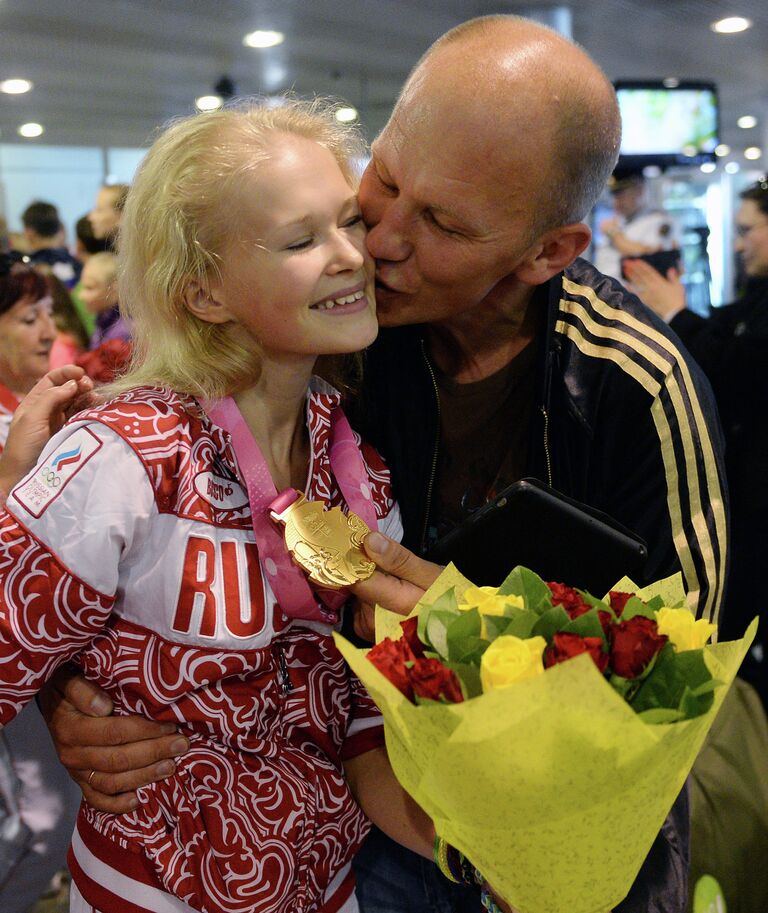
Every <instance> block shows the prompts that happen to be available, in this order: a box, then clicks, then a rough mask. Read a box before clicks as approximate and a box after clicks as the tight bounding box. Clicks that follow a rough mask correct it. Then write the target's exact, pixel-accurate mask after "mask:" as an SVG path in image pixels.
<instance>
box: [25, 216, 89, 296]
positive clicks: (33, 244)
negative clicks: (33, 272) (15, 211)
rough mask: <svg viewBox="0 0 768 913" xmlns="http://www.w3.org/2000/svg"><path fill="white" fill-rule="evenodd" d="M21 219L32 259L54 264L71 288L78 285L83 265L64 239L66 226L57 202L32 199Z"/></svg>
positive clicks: (59, 275)
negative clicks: (56, 205)
mask: <svg viewBox="0 0 768 913" xmlns="http://www.w3.org/2000/svg"><path fill="white" fill-rule="evenodd" d="M21 221H22V224H23V226H24V239H25V242H26V245H25V250H26V252H27V253H28V255H29V259H30V262H31V263H33V264H35V265H38V264H41V265H45V266H48V267H50V269H51V272H52V273H53V275H54V276H56V278H57V279H59V280H61V282H63V283H64V284H65V285H66V286H67V288H74V286H75V285H77V283H78V281H79V279H80V272H81V270H82V268H83V267H82V264H81V263H80V261H79V260H77V259H76V258H75V257H73V256H72V254H71V253H70V252H69V251H68V250H67V248H66V247H65V246H64V245H63V244H62V243H61V238H62V233H63V226H62V224H61V219H60V218H59V211H58V210H57V209H56V207H55V206H54V205H53V203H43V202H36V203H30V205H29V206H27V208H26V209H25V210H24V212H23V213H22V214H21Z"/></svg>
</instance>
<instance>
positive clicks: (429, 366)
mask: <svg viewBox="0 0 768 913" xmlns="http://www.w3.org/2000/svg"><path fill="white" fill-rule="evenodd" d="M421 354H422V357H423V358H424V363H425V364H426V366H427V370H428V371H429V376H430V377H431V378H432V389H433V390H434V391H435V403H436V404H437V428H436V429H435V447H434V451H433V454H432V469H431V470H430V474H429V484H428V485H427V502H426V509H425V511H424V526H423V527H422V530H421V551H422V552H423V551H424V546H425V545H426V541H427V529H428V527H429V512H430V510H431V507H432V489H433V488H434V485H435V475H436V473H437V455H438V450H439V447H440V420H441V415H440V390H439V389H438V387H437V379H436V378H435V372H434V370H433V368H432V364H431V363H430V360H429V358H428V357H427V351H426V349H425V348H424V340H423V339H422V340H421Z"/></svg>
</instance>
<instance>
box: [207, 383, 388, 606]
mask: <svg viewBox="0 0 768 913" xmlns="http://www.w3.org/2000/svg"><path fill="white" fill-rule="evenodd" d="M203 407H204V409H205V411H206V412H207V414H208V416H209V417H210V419H211V421H213V422H214V423H215V424H216V425H218V426H219V427H220V428H223V429H224V430H225V431H226V432H228V434H229V436H230V438H231V440H232V446H233V448H234V451H235V455H236V457H237V462H238V466H239V468H240V472H241V473H242V476H243V481H244V482H245V487H246V490H247V492H248V502H249V504H250V507H251V523H252V524H253V532H254V534H255V536H256V545H257V547H258V550H259V557H260V559H261V563H262V566H263V568H264V570H265V572H266V574H267V579H268V580H269V584H270V586H271V587H272V590H273V592H274V594H275V596H276V597H277V602H278V604H279V606H280V609H281V610H282V611H283V613H284V614H285V615H288V616H290V617H291V618H303V619H307V620H312V621H322V622H325V623H327V624H336V622H337V621H338V618H339V615H338V613H339V609H340V608H341V606H342V605H343V603H344V602H345V600H346V595H345V594H344V593H343V592H342V591H339V590H320V589H318V591H317V593H314V592H313V591H312V589H311V588H310V586H309V583H308V582H307V578H306V576H305V575H304V573H303V571H302V570H301V569H300V568H298V567H297V566H296V565H295V564H294V562H293V560H292V559H291V556H290V554H289V553H288V551H287V550H286V547H285V541H284V539H283V536H282V534H281V533H280V531H279V530H278V528H277V527H276V526H275V524H274V523H273V521H272V520H271V518H270V511H271V510H274V511H276V512H280V511H281V510H283V509H284V508H285V507H286V506H287V505H288V504H290V503H292V501H293V500H295V498H296V497H297V493H296V491H295V489H293V488H286V489H285V490H284V491H282V492H281V493H280V494H278V492H277V489H276V488H275V483H274V482H273V481H272V476H271V474H270V472H269V468H268V466H267V462H266V460H265V459H264V456H263V455H262V453H261V450H260V448H259V445H258V444H257V443H256V440H255V439H254V437H253V435H252V434H251V431H250V429H249V428H248V425H247V424H246V423H245V419H244V418H243V416H242V414H241V413H240V410H239V409H238V407H237V404H236V403H235V401H234V399H232V397H231V396H228V397H225V398H224V399H222V400H218V401H216V402H206V403H203ZM330 422H331V434H330V443H329V448H328V455H329V460H330V463H331V470H332V471H333V475H334V477H335V479H336V482H337V484H338V486H339V489H340V491H341V493H342V495H343V496H344V499H345V501H346V503H347V506H348V507H349V508H350V509H351V510H353V511H354V512H355V513H356V514H357V515H358V516H359V517H360V518H361V519H362V520H363V521H364V522H365V524H366V526H368V528H369V529H376V528H377V520H376V510H375V508H374V506H373V499H372V496H371V489H370V484H369V482H368V473H367V471H366V468H365V464H364V462H363V458H362V455H361V453H360V449H359V447H358V446H357V443H356V441H355V438H354V434H353V432H352V428H351V427H350V425H349V422H348V421H347V417H346V416H345V415H344V413H343V412H342V410H341V409H340V408H339V407H336V408H335V409H333V410H332V412H331V417H330Z"/></svg>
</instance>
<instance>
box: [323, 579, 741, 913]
mask: <svg viewBox="0 0 768 913" xmlns="http://www.w3.org/2000/svg"><path fill="white" fill-rule="evenodd" d="M684 598H685V594H684V591H683V588H682V582H681V580H680V577H679V575H677V577H675V578H670V579H669V580H666V581H660V582H659V583H656V584H652V585H651V586H649V587H646V588H645V589H642V590H638V588H637V587H636V586H635V585H634V584H632V582H631V581H629V580H626V579H625V580H623V581H621V582H620V583H619V584H617V585H616V587H615V588H614V590H612V591H611V592H610V593H609V594H608V595H607V596H606V597H605V598H604V599H597V598H595V597H594V596H592V595H590V594H589V593H586V592H583V591H580V590H574V589H571V588H570V587H567V586H564V585H563V584H559V583H545V582H544V581H542V580H541V579H540V578H539V577H538V576H537V575H536V574H534V573H533V572H532V571H529V570H527V569H526V568H515V569H514V570H513V571H512V573H511V574H510V575H509V577H508V578H507V579H506V580H505V581H504V583H503V584H502V585H501V586H500V587H499V588H498V589H494V588H490V587H476V586H474V585H473V584H471V583H470V582H469V581H468V580H466V579H465V578H463V577H462V576H461V575H460V574H459V573H458V571H456V569H455V568H453V567H448V568H447V569H446V570H445V571H444V572H443V573H442V574H441V576H440V577H439V578H438V580H437V581H436V582H435V584H434V585H433V586H432V587H431V588H430V590H429V591H428V592H427V593H426V594H425V596H424V598H423V599H422V600H421V602H420V603H419V605H418V606H417V607H416V610H415V612H414V614H413V615H412V616H411V617H410V618H409V619H408V620H406V621H403V620H402V618H401V617H399V616H395V615H392V614H391V613H388V612H385V611H383V610H381V609H377V619H376V622H377V624H376V627H377V640H378V643H377V645H376V646H375V647H373V648H372V649H371V650H370V651H368V652H367V653H366V651H363V650H357V649H355V648H354V647H352V646H351V644H349V643H348V642H346V641H345V640H344V639H343V638H341V637H339V636H337V641H338V644H339V649H340V650H341V651H342V653H343V654H344V656H345V657H346V659H347V661H348V662H349V663H350V665H351V666H352V668H353V670H354V671H355V673H356V674H357V675H358V676H359V677H360V679H361V680H362V681H363V682H364V684H365V685H366V687H367V688H368V690H369V692H370V693H371V695H372V697H373V698H374V700H375V701H376V703H377V704H378V705H379V707H380V708H381V710H382V713H383V715H384V719H385V731H386V739H387V750H388V753H389V756H390V760H391V762H392V766H393V768H394V770H395V773H396V775H397V777H398V779H399V780H400V782H401V783H402V785H403V786H404V788H405V789H406V790H407V791H408V792H409V793H410V794H411V795H412V796H413V798H414V799H415V800H416V801H417V802H418V803H419V804H420V805H421V806H422V807H423V808H424V809H425V810H426V811H427V812H428V813H429V814H430V815H431V817H432V819H433V821H434V822H435V827H436V830H437V833H438V834H439V835H440V836H441V837H442V838H444V839H445V840H446V841H448V843H450V844H452V845H453V846H454V847H456V848H457V849H458V850H460V851H461V852H462V853H463V854H464V855H465V856H466V857H468V859H469V860H470V861H471V863H472V864H473V865H475V866H477V868H478V869H479V870H480V871H481V872H482V873H483V875H484V876H485V877H486V878H487V879H488V881H489V882H490V883H491V884H492V885H493V886H494V888H495V889H496V890H497V891H498V892H499V893H500V894H501V895H502V896H503V897H504V898H505V899H506V900H507V901H509V902H510V903H511V904H512V905H513V906H514V907H515V909H517V910H519V911H520V913H561V911H562V913H566V911H567V913H604V911H608V910H610V909H612V908H613V907H614V906H615V905H616V904H618V903H619V902H620V901H621V900H622V899H623V898H624V897H625V896H626V894H627V892H628V891H629V888H630V887H631V885H632V882H633V881H634V878H635V876H636V875H637V872H638V871H639V869H640V866H641V865H642V863H643V860H644V859H645V857H646V855H647V853H648V851H649V849H650V847H651V844H652V843H653V841H654V839H655V837H656V835H657V833H658V832H659V830H660V828H661V825H662V823H663V821H664V818H665V817H666V815H667V813H668V811H669V809H670V808H671V806H672V804H673V802H674V799H675V797H676V796H677V794H678V793H679V791H680V790H681V788H682V786H683V784H684V782H685V778H686V777H687V775H688V773H689V771H690V768H691V766H692V765H693V762H694V760H695V758H696V755H697V753H698V751H699V748H700V747H701V744H702V742H703V740H704V737H705V736H706V733H707V731H708V729H709V727H710V725H711V723H712V721H713V719H714V717H715V715H716V713H717V710H718V709H719V707H720V704H721V703H722V700H723V698H724V696H725V692H726V690H727V687H728V685H729V684H730V682H731V681H732V680H733V677H734V676H735V674H736V671H737V669H738V667H739V665H740V663H741V660H742V659H743V657H744V654H745V653H746V651H747V649H748V648H749V644H750V643H751V640H752V638H753V637H754V631H755V628H756V622H753V623H752V625H751V626H750V629H749V631H748V632H747V634H746V635H745V637H744V638H743V639H742V640H741V641H737V642H733V643H725V644H717V645H709V646H706V642H707V640H708V639H709V637H710V635H711V634H712V633H713V632H714V630H715V628H714V626H713V625H710V624H708V623H707V622H706V621H703V620H696V619H695V618H694V616H693V615H692V614H691V613H690V612H689V611H688V609H686V608H685V607H684Z"/></svg>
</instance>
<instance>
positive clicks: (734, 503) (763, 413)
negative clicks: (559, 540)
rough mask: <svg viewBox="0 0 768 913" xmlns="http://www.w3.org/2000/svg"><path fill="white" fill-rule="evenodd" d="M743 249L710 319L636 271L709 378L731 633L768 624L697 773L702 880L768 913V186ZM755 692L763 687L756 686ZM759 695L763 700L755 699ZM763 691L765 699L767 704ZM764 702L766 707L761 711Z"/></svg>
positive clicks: (745, 198) (739, 238)
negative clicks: (727, 515)
mask: <svg viewBox="0 0 768 913" xmlns="http://www.w3.org/2000/svg"><path fill="white" fill-rule="evenodd" d="M740 198H741V205H740V207H739V209H738V212H737V214H736V252H737V254H739V255H740V257H741V261H742V266H743V269H744V273H745V274H746V277H747V281H746V284H745V286H744V289H743V291H742V294H741V296H740V298H739V299H738V300H737V301H735V302H734V303H733V304H729V305H726V306H724V307H719V308H714V309H713V310H712V312H711V314H710V316H709V317H708V318H704V317H701V316H699V315H698V314H695V313H693V311H691V310H689V309H688V307H687V305H686V294H685V287H684V285H683V284H682V282H681V281H680V276H679V275H678V274H677V273H676V271H675V270H670V271H669V272H668V274H667V276H666V277H664V276H661V275H660V274H659V273H658V272H657V271H656V270H654V269H653V268H651V267H650V266H649V265H648V264H647V263H644V262H643V261H641V260H635V261H628V262H627V264H626V269H627V275H628V276H629V278H630V281H631V282H632V285H633V287H634V288H635V289H636V291H637V294H638V295H639V296H640V297H641V298H642V300H643V301H644V302H645V304H647V305H648V307H650V308H651V309H652V310H653V311H655V312H656V313H657V314H658V315H659V316H660V317H661V318H662V319H663V320H665V321H667V323H669V326H670V327H671V328H672V329H673V330H674V331H675V333H677V335H678V336H679V337H680V338H681V339H682V341H683V342H684V343H685V345H686V347H687V348H688V350H689V351H690V353H691V354H692V355H693V357H694V358H695V359H696V360H697V361H698V362H699V364H700V365H701V367H702V368H703V369H704V371H705V372H706V374H707V377H708V378H709V380H710V382H711V384H712V388H713V390H714V393H715V398H716V400H717V404H718V408H719V411H720V418H721V421H722V425H723V433H724V435H725V463H726V475H727V480H728V489H729V493H730V501H731V542H732V548H731V566H730V575H729V579H728V587H727V590H726V594H725V609H724V618H723V623H722V625H721V627H720V637H721V638H724V639H726V640H730V639H732V638H736V637H740V636H741V635H742V634H743V633H744V631H745V629H746V627H747V625H748V624H749V622H750V621H751V620H752V618H753V617H754V616H755V615H760V627H759V628H758V631H757V635H756V637H755V640H754V642H753V645H752V648H751V650H750V652H749V653H748V654H747V656H746V658H745V660H744V663H743V664H742V667H741V670H740V672H739V676H740V677H739V678H737V679H736V681H735V682H734V687H733V688H732V689H731V692H730V693H729V694H728V696H727V698H726V700H725V702H724V703H723V706H722V708H721V710H720V713H719V714H718V717H717V720H716V721H715V725H714V726H713V727H712V731H711V732H710V733H709V736H708V737H707V742H706V743H705V746H704V749H703V750H702V752H701V754H700V755H699V758H698V759H697V761H696V764H695V766H694V769H693V773H692V776H691V783H692V789H691V822H692V823H691V875H692V877H694V878H695V877H698V876H699V875H701V874H711V875H714V876H715V877H716V878H717V880H718V882H719V883H720V885H721V887H722V889H723V895H724V898H725V901H726V904H727V907H728V910H729V911H731V910H733V911H736V913H764V911H765V910H768V871H766V867H765V865H764V861H765V859H766V858H768V721H767V720H766V714H765V709H766V708H767V707H768V657H767V656H766V649H768V630H767V629H768V610H766V606H765V600H764V598H763V596H762V593H763V581H762V575H763V563H764V561H765V556H766V552H767V551H768V532H766V523H765V517H766V514H767V512H768V377H767V376H766V372H765V365H766V362H768V180H766V179H762V180H760V181H757V182H756V183H755V184H753V185H752V186H751V187H749V188H747V189H746V190H745V191H743V193H741V194H740ZM753 689H754V690H753ZM755 690H756V691H757V694H756V693H755ZM758 695H759V697H758ZM761 700H762V706H761Z"/></svg>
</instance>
